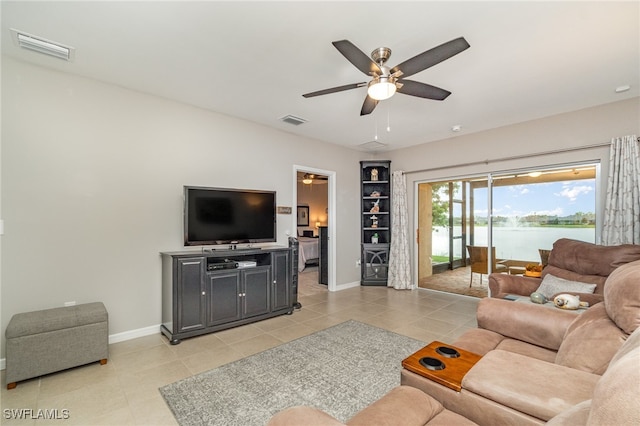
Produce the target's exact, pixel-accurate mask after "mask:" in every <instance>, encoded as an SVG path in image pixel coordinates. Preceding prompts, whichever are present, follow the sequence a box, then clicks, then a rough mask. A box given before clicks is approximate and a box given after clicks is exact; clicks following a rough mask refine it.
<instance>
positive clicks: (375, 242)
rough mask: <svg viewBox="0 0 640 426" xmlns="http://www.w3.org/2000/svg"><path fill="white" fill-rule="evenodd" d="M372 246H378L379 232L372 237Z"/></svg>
mask: <svg viewBox="0 0 640 426" xmlns="http://www.w3.org/2000/svg"><path fill="white" fill-rule="evenodd" d="M371 244H378V233H377V232H376V233H375V234H373V235H372V236H371Z"/></svg>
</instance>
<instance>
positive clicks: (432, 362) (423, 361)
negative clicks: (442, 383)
mask: <svg viewBox="0 0 640 426" xmlns="http://www.w3.org/2000/svg"><path fill="white" fill-rule="evenodd" d="M420 365H422V366H423V367H424V368H426V369H427V370H444V362H442V361H440V360H439V359H437V358H431V357H429V356H425V357H424V358H420Z"/></svg>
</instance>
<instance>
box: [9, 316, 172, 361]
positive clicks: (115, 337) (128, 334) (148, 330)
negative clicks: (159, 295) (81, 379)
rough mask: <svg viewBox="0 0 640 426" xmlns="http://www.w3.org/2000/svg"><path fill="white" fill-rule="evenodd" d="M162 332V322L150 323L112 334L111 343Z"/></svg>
mask: <svg viewBox="0 0 640 426" xmlns="http://www.w3.org/2000/svg"><path fill="white" fill-rule="evenodd" d="M159 333H160V324H158V325H150V326H149V327H145V328H138V329H136V330H129V331H123V332H122V333H116V334H111V335H110V336H109V344H110V345H111V344H113V343H120V342H124V341H127V340H131V339H137V338H138V337H144V336H151V335H152V334H159ZM6 367H7V359H6V358H0V370H4V369H6Z"/></svg>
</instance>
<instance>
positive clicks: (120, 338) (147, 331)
mask: <svg viewBox="0 0 640 426" xmlns="http://www.w3.org/2000/svg"><path fill="white" fill-rule="evenodd" d="M159 333H160V324H158V325H150V326H149V327H145V328H138V329H136V330H129V331H123V332H122V333H117V334H111V335H110V336H109V344H112V343H120V342H124V341H127V340H131V339H137V338H138V337H144V336H151V335H152V334H159Z"/></svg>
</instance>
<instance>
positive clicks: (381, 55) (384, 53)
mask: <svg viewBox="0 0 640 426" xmlns="http://www.w3.org/2000/svg"><path fill="white" fill-rule="evenodd" d="M390 57H391V49H389V48H388V47H378V48H377V49H376V50H374V51H373V52H371V59H373V62H375V63H376V64H378V65H384V64H385V63H386V62H387V60H389V58H390Z"/></svg>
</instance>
